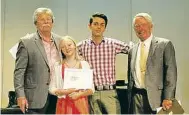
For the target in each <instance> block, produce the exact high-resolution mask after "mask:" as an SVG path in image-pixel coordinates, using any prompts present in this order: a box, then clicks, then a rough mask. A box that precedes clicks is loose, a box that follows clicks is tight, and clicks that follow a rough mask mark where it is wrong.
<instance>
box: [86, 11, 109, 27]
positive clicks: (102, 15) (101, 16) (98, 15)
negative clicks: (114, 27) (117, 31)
mask: <svg viewBox="0 0 189 115" xmlns="http://www.w3.org/2000/svg"><path fill="white" fill-rule="evenodd" d="M94 17H98V18H102V19H104V21H105V27H106V26H107V24H108V18H107V16H106V15H104V14H101V13H95V14H93V15H92V16H91V17H90V20H89V23H90V24H91V23H92V22H93V18H94Z"/></svg>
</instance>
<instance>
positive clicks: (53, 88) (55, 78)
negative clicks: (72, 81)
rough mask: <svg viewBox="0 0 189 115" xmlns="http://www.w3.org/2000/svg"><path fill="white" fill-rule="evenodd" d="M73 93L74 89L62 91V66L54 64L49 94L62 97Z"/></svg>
mask: <svg viewBox="0 0 189 115" xmlns="http://www.w3.org/2000/svg"><path fill="white" fill-rule="evenodd" d="M74 91H76V89H73V88H71V89H63V79H62V65H61V64H59V63H56V64H55V66H54V71H53V73H52V78H51V82H50V85H49V92H50V93H51V94H53V95H56V96H59V97H64V96H65V95H68V94H70V93H72V92H74Z"/></svg>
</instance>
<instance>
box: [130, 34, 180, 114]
mask: <svg viewBox="0 0 189 115" xmlns="http://www.w3.org/2000/svg"><path fill="white" fill-rule="evenodd" d="M138 46H139V44H137V45H136V46H135V47H133V49H131V50H130V52H129V55H128V92H129V93H128V94H129V95H128V99H129V100H128V101H129V105H130V104H131V101H132V95H131V92H132V88H133V87H134V84H135V82H134V78H136V76H134V75H136V74H134V72H135V65H136V56H137V50H138ZM176 81H177V65H176V59H175V49H174V46H173V44H172V43H171V41H169V40H167V39H164V38H158V37H153V38H152V41H151V45H150V49H149V54H148V58H147V63H146V74H145V86H146V87H145V89H146V90H147V95H148V100H149V103H150V106H151V108H152V110H156V108H157V107H160V106H161V104H162V101H163V99H171V98H174V97H175V91H176Z"/></svg>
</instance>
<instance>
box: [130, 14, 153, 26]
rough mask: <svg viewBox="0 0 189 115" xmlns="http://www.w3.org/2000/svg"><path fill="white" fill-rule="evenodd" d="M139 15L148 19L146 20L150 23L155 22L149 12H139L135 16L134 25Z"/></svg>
mask: <svg viewBox="0 0 189 115" xmlns="http://www.w3.org/2000/svg"><path fill="white" fill-rule="evenodd" d="M137 17H143V18H144V19H146V21H148V22H149V23H151V24H153V22H152V17H151V16H150V15H149V14H148V13H138V14H136V15H135V17H134V18H133V25H134V23H135V20H136V18H137Z"/></svg>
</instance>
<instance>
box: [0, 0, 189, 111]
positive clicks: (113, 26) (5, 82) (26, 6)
mask: <svg viewBox="0 0 189 115" xmlns="http://www.w3.org/2000/svg"><path fill="white" fill-rule="evenodd" d="M1 2H2V3H1V16H2V18H1V32H2V34H1V54H2V55H1V75H2V84H1V86H2V89H1V102H2V103H1V106H2V107H6V106H7V104H8V91H10V90H14V87H13V71H14V63H15V62H14V59H13V57H12V56H11V55H10V53H9V49H10V48H11V47H12V46H13V45H15V44H16V43H17V42H18V40H19V38H20V37H22V36H24V35H26V34H27V33H32V32H35V26H34V25H33V22H32V14H33V11H34V10H35V9H36V8H38V7H49V8H51V9H52V10H53V12H54V15H55V27H54V30H53V31H55V32H56V33H57V34H59V35H62V36H63V35H67V34H69V35H71V36H73V37H74V38H75V39H76V40H77V41H80V40H82V39H85V38H87V37H88V36H89V35H90V32H89V30H88V28H87V24H88V20H89V16H90V15H91V14H93V13H94V12H102V13H105V14H106V15H107V16H108V18H109V23H108V27H107V31H106V32H105V35H106V36H108V37H113V38H117V39H120V40H122V41H125V42H128V41H130V40H132V41H134V42H136V41H137V40H138V39H137V38H136V36H135V34H134V32H133V30H132V18H133V16H134V15H135V14H136V13H138V12H148V13H149V14H151V16H152V17H153V19H154V24H155V25H154V35H155V36H159V37H165V38H168V39H170V40H171V41H172V42H173V44H174V46H175V50H176V59H177V65H178V83H177V93H176V96H177V98H178V99H180V100H181V102H182V104H183V106H184V108H185V110H186V112H187V113H189V108H187V107H188V106H189V104H188V102H189V92H188V90H187V88H188V87H189V84H188V81H189V77H188V76H189V71H188V59H189V53H188V51H187V49H189V45H188V43H189V39H188V38H189V34H188V30H189V22H188V19H189V5H188V4H189V0H140V1H139V0H119V1H118V0H117V1H115V0H104V1H102V0H95V1H93V0H77V1H76V0H1ZM97 5H98V7H97ZM160 6H161V7H160ZM126 71H127V56H126V55H119V56H118V57H117V61H116V76H117V79H124V80H126V81H127V78H126Z"/></svg>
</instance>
